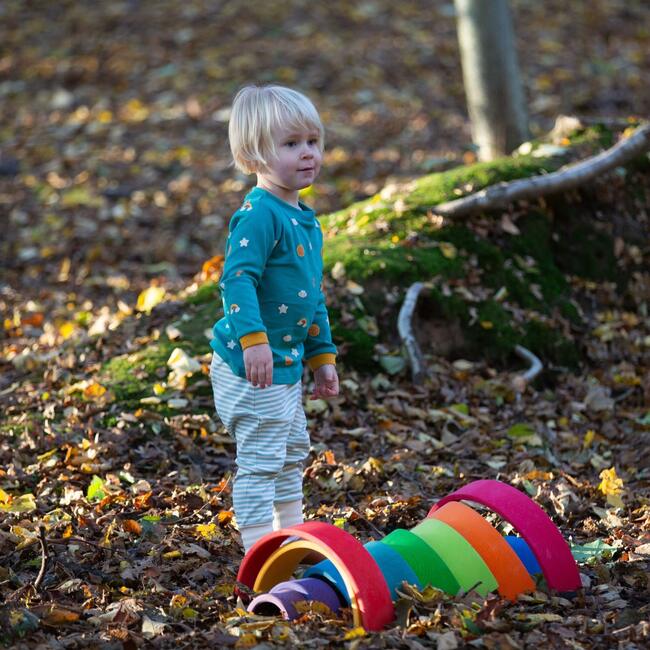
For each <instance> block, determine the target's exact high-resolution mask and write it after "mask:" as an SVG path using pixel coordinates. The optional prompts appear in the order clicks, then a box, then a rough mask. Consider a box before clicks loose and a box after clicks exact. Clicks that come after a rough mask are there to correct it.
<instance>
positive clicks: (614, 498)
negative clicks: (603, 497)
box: [607, 494, 625, 508]
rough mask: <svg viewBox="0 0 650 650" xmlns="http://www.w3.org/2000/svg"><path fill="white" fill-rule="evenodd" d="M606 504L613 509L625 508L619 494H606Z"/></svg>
mask: <svg viewBox="0 0 650 650" xmlns="http://www.w3.org/2000/svg"><path fill="white" fill-rule="evenodd" d="M607 503H609V505H610V506H613V507H614V508H625V504H624V503H623V499H622V498H621V495H620V494H608V495H607Z"/></svg>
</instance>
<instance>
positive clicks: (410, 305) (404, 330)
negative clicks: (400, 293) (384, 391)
mask: <svg viewBox="0 0 650 650" xmlns="http://www.w3.org/2000/svg"><path fill="white" fill-rule="evenodd" d="M424 287H425V284H424V283H423V282H415V283H414V284H412V285H411V286H410V287H409V288H408V291H407V292H406V297H405V298H404V302H403V303H402V308H401V309H400V310H399V316H398V317H397V331H398V332H399V336H400V339H401V340H402V343H403V344H404V347H405V348H406V354H407V356H408V360H409V363H410V365H411V376H412V378H413V383H414V384H421V383H422V382H423V381H424V378H425V377H426V374H427V371H426V367H425V364H424V359H423V358H422V352H421V350H420V346H419V345H418V342H417V341H416V339H415V335H414V334H413V312H414V311H415V305H416V304H417V301H418V296H419V295H420V292H421V291H422V289H424Z"/></svg>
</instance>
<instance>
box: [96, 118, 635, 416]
mask: <svg viewBox="0 0 650 650" xmlns="http://www.w3.org/2000/svg"><path fill="white" fill-rule="evenodd" d="M612 139H613V135H612V134H611V132H609V131H608V130H607V129H604V128H603V127H595V128H590V129H586V130H583V131H580V132H578V133H576V134H574V135H573V136H572V137H571V138H570V139H568V140H567V141H566V145H567V146H564V147H560V148H557V147H556V148H555V149H554V150H552V152H551V153H550V155H536V153H538V152H537V151H536V149H535V147H539V146H541V145H542V143H540V142H536V143H533V148H532V150H531V151H530V152H529V153H528V154H527V155H513V156H510V157H506V158H502V159H499V160H496V161H493V162H489V163H475V164H471V165H464V166H461V167H457V168H454V169H450V170H447V171H444V172H440V173H435V174H430V175H427V176H423V177H420V178H417V179H415V180H413V181H410V182H406V183H403V184H395V185H389V186H387V187H385V188H384V189H383V190H382V191H381V192H379V193H378V194H376V195H375V196H373V197H370V198H369V199H366V200H364V201H361V202H358V203H354V204H353V205H351V206H349V207H348V208H347V209H345V210H341V211H339V212H335V213H332V214H330V215H325V216H323V217H321V223H322V225H323V227H324V231H325V232H326V243H325V249H324V264H325V270H326V274H327V275H328V276H329V281H328V283H327V284H328V292H327V293H328V303H329V309H330V318H331V322H332V333H333V336H334V339H335V341H336V342H337V344H338V345H339V347H340V350H341V353H342V354H341V359H342V361H343V363H344V364H345V365H347V366H349V367H351V368H354V369H357V370H360V371H367V372H373V371H376V370H377V369H378V368H379V366H378V363H377V362H378V359H379V356H380V355H379V354H378V350H380V351H381V350H384V351H389V353H392V354H395V353H396V350H398V349H399V341H398V337H397V332H396V321H397V314H398V310H399V306H400V304H401V302H402V299H403V297H404V294H405V291H406V289H407V288H408V286H409V285H410V284H411V283H413V282H415V281H424V282H425V283H426V286H427V288H426V290H425V293H424V294H423V299H424V300H426V301H427V304H430V305H435V308H434V309H432V312H435V316H436V317H438V318H442V319H446V320H448V321H450V322H454V323H457V324H458V325H459V326H460V329H461V330H462V335H463V336H462V339H463V340H462V344H460V345H459V346H458V348H457V349H456V350H454V352H455V353H456V354H459V355H460V354H462V355H466V356H470V357H471V356H472V355H474V356H482V357H487V358H489V359H490V360H492V361H496V362H498V361H499V360H501V361H504V360H507V359H508V357H509V356H510V355H511V353H512V351H513V349H514V347H515V345H517V344H520V345H524V346H525V347H527V348H529V349H530V350H532V351H533V352H535V354H537V355H539V356H540V357H541V358H542V359H543V360H544V361H547V362H549V363H551V364H555V365H558V366H562V367H573V368H575V367H577V366H578V365H579V363H580V359H581V352H580V349H579V345H578V344H576V341H575V339H574V337H572V336H571V335H570V334H569V332H570V329H571V327H576V328H578V329H579V328H580V325H581V318H582V317H581V310H580V306H579V305H578V303H577V302H576V299H575V296H574V295H573V293H572V284H571V278H576V277H577V278H582V279H584V280H590V281H614V282H617V283H619V285H620V286H621V287H623V286H624V284H625V281H626V277H625V274H624V273H623V272H622V271H621V269H620V268H619V266H618V265H617V261H616V256H615V254H614V237H613V235H612V232H611V229H610V228H603V227H601V226H602V224H599V223H598V221H597V220H594V218H593V210H594V207H593V205H594V202H596V203H597V202H598V200H599V198H598V197H597V196H595V195H594V189H593V188H588V189H587V190H584V191H582V192H581V193H582V194H583V195H584V196H581V193H574V194H573V195H572V196H571V197H569V198H567V197H564V196H555V197H551V198H550V199H549V200H548V201H545V200H543V199H542V200H540V201H538V202H535V203H534V204H532V203H526V204H521V205H518V206H515V207H513V208H511V209H510V210H508V211H501V212H499V213H495V214H481V215H478V216H477V217H474V218H472V219H469V220H463V221H458V222H455V221H452V220H443V219H441V218H440V217H438V216H437V215H435V213H434V212H433V211H432V210H431V208H432V207H433V206H435V205H436V204H439V203H442V202H445V201H449V200H452V199H455V198H458V197H460V196H464V195H467V194H471V193H473V192H476V191H478V190H481V189H483V188H485V187H488V186H490V185H493V184H495V183H499V182H503V181H510V180H514V179H517V178H527V177H530V176H533V175H538V174H544V173H549V172H552V171H555V170H557V169H558V168H560V167H561V166H562V165H564V164H566V163H567V162H568V161H570V160H571V159H572V158H575V157H577V155H578V154H577V152H580V153H579V155H580V156H581V157H583V156H584V155H588V154H589V153H593V152H594V151H595V150H597V149H598V148H599V147H604V146H607V145H611V143H612ZM540 151H542V150H541V149H540ZM637 162H638V161H637ZM635 164H636V163H635ZM637 173H646V174H647V169H642V170H641V172H639V171H638V170H637ZM182 300H183V305H184V306H183V309H182V310H180V312H179V316H178V317H177V318H176V319H175V320H173V322H172V324H173V325H174V327H175V328H176V329H177V330H178V331H179V332H180V337H178V338H176V339H175V340H171V339H170V338H169V337H168V336H167V334H166V333H165V330H164V328H162V329H161V332H162V333H160V334H158V336H157V337H155V338H154V339H152V340H151V341H150V342H149V343H148V344H147V345H145V346H143V347H142V348H140V349H139V350H138V351H136V352H133V353H131V354H127V355H122V356H118V357H116V358H114V359H112V360H111V361H110V362H108V364H106V366H105V367H104V376H105V377H106V378H107V381H108V382H109V383H110V385H111V386H112V389H113V390H114V392H115V395H116V399H117V400H118V401H119V402H126V403H132V404H135V403H137V402H138V401H139V400H140V399H141V398H142V397H145V396H148V395H151V387H152V386H153V384H154V383H156V381H158V380H159V377H160V375H161V373H162V371H161V370H160V369H161V368H164V367H165V364H166V362H167V360H168V359H169V356H170V354H171V353H172V351H173V350H174V348H176V347H180V348H181V349H183V350H185V351H186V352H188V354H190V355H193V356H200V355H205V354H206V353H209V346H208V341H207V337H206V330H208V329H209V328H210V327H211V326H212V324H213V323H214V321H215V319H216V318H218V317H219V316H220V315H221V311H220V298H219V290H218V285H217V284H216V283H215V282H214V281H210V282H206V283H204V284H201V285H199V286H198V287H197V288H195V290H194V291H192V292H190V293H189V294H188V295H186V296H184V297H183V298H182ZM421 311H422V310H421ZM154 315H155V313H154ZM420 317H421V318H424V319H426V318H427V314H426V313H420ZM421 343H424V349H425V353H426V347H427V346H426V341H421ZM391 350H392V352H391ZM109 378H110V379H109ZM157 408H158V410H160V409H162V410H163V411H166V407H165V405H164V404H163V405H160V406H158V407H157Z"/></svg>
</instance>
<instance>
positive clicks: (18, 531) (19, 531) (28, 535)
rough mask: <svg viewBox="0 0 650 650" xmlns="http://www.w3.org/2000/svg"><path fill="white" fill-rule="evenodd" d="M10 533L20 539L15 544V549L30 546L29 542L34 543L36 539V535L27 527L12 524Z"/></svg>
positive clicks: (18, 549)
mask: <svg viewBox="0 0 650 650" xmlns="http://www.w3.org/2000/svg"><path fill="white" fill-rule="evenodd" d="M9 530H10V531H11V534H12V535H15V536H16V537H18V538H19V539H20V541H19V542H18V545H17V546H16V550H17V551H20V550H21V549H23V548H25V547H26V546H30V545H31V544H35V543H36V542H37V541H38V535H37V534H36V533H35V532H33V531H31V530H29V529H27V528H23V527H22V526H12V527H11V528H10V529H9Z"/></svg>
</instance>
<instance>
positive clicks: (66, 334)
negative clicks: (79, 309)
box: [59, 321, 75, 339]
mask: <svg viewBox="0 0 650 650" xmlns="http://www.w3.org/2000/svg"><path fill="white" fill-rule="evenodd" d="M74 331H75V324H74V323H73V322H71V321H67V322H65V323H63V325H60V326H59V334H60V335H61V337H62V338H63V339H69V338H70V337H71V336H72V334H73V333H74Z"/></svg>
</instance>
